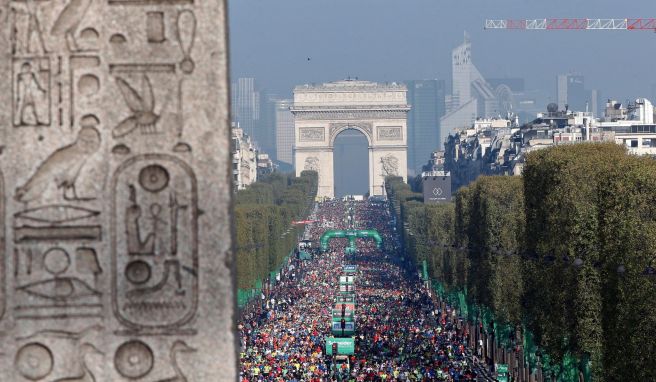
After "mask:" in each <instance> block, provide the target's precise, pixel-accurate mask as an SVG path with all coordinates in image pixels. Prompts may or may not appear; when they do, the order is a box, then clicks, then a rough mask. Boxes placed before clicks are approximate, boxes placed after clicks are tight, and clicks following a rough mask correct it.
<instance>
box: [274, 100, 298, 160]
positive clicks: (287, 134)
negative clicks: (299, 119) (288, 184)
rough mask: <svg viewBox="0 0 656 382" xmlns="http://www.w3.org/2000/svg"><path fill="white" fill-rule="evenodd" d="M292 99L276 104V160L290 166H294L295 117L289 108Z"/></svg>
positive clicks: (292, 102)
mask: <svg viewBox="0 0 656 382" xmlns="http://www.w3.org/2000/svg"><path fill="white" fill-rule="evenodd" d="M293 104H294V101H292V100H290V99H283V100H278V101H276V102H275V111H276V159H277V160H278V161H280V162H284V163H287V164H289V165H293V164H294V152H293V150H294V115H293V114H292V112H291V111H290V110H289V108H290V107H291V106H292V105H293Z"/></svg>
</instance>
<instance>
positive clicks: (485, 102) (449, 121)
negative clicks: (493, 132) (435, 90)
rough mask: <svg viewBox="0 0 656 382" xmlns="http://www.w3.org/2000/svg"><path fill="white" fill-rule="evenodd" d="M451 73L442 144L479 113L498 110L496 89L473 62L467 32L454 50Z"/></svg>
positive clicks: (492, 113)
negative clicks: (450, 86)
mask: <svg viewBox="0 0 656 382" xmlns="http://www.w3.org/2000/svg"><path fill="white" fill-rule="evenodd" d="M451 75H452V89H451V95H449V96H446V100H445V105H446V115H444V117H442V119H441V123H440V130H441V131H440V135H441V137H440V147H441V145H442V143H444V141H445V140H446V138H447V137H448V136H449V134H450V133H451V132H453V131H455V130H457V129H461V128H463V127H468V126H470V125H471V124H472V123H474V121H475V120H476V117H483V118H490V117H496V116H497V115H498V114H499V110H498V109H499V106H498V100H497V97H496V94H495V92H494V89H492V87H491V86H490V84H488V83H487V81H485V78H483V76H482V75H481V73H480V72H479V71H478V69H477V68H476V66H475V65H474V63H473V62H472V52H471V42H470V41H469V37H468V36H467V34H466V33H465V40H464V41H463V43H462V44H460V45H459V46H457V47H456V48H454V49H453V51H452V52H451Z"/></svg>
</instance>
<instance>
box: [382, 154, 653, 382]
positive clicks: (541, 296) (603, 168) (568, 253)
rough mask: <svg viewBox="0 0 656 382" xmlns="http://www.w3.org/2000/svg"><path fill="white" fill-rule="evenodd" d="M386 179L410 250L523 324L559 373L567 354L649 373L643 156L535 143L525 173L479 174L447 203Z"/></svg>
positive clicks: (648, 192) (606, 376)
mask: <svg viewBox="0 0 656 382" xmlns="http://www.w3.org/2000/svg"><path fill="white" fill-rule="evenodd" d="M386 184H387V192H388V196H389V198H390V200H391V201H392V208H393V210H394V211H393V212H394V213H395V216H396V218H397V222H398V224H397V229H399V230H401V232H403V237H404V239H405V244H406V245H405V248H406V251H407V255H408V256H409V257H410V258H411V259H413V260H414V261H416V262H417V264H419V263H420V262H422V261H426V262H427V263H428V265H429V270H430V274H431V277H433V278H435V279H437V280H438V281H439V282H440V283H441V285H442V286H444V287H445V288H447V290H453V291H455V290H462V291H466V295H467V299H468V300H469V302H470V303H474V304H476V305H477V306H481V307H484V309H489V311H490V312H491V313H492V314H493V316H494V319H495V320H496V322H497V323H505V324H508V325H510V327H512V326H516V325H519V324H521V325H523V326H524V327H526V328H527V329H528V330H529V331H530V332H532V333H533V335H534V339H535V340H536V341H537V343H538V344H539V345H540V347H541V348H542V349H543V353H544V354H548V355H549V358H550V363H551V365H556V366H555V368H556V369H559V368H560V370H559V372H560V373H561V374H560V375H561V378H562V380H569V379H568V378H570V377H571V376H572V375H573V374H568V373H569V372H568V371H566V370H565V369H564V367H559V366H557V365H561V364H562V365H565V364H566V363H571V362H572V358H571V357H572V356H574V357H576V358H578V359H579V360H588V359H589V360H590V361H591V366H592V374H593V376H594V378H593V379H594V380H595V381H619V380H632V381H654V380H656V369H655V368H654V367H653V365H654V362H656V336H655V335H654V333H655V332H656V303H654V296H655V295H656V278H655V277H648V276H645V275H643V272H644V271H645V268H646V267H647V266H648V265H650V264H651V265H652V266H655V267H656V240H654V239H655V238H656V161H654V160H653V159H652V158H640V157H635V156H630V155H628V154H627V153H626V151H625V149H624V148H623V147H622V146H619V145H615V144H577V145H567V146H557V147H553V148H549V149H545V150H539V151H535V152H532V153H530V154H529V155H528V156H527V160H526V164H525V168H524V175H523V177H480V178H478V179H477V180H476V181H475V182H473V183H471V184H470V185H469V186H467V187H462V188H461V189H460V190H459V191H458V193H457V194H456V195H454V202H453V203H452V204H451V203H449V204H440V205H424V204H422V203H420V200H421V198H420V195H419V194H415V193H413V192H412V191H411V189H410V187H409V186H408V185H406V184H404V183H403V182H402V180H401V179H400V178H388V179H387V180H386ZM618 270H619V272H618ZM507 327H508V326H507ZM545 359H546V358H545ZM574 374H576V372H575V373H574ZM565 375H569V376H568V377H565ZM572 378H576V377H575V376H574V377H572Z"/></svg>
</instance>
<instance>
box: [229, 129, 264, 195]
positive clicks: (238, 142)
mask: <svg viewBox="0 0 656 382" xmlns="http://www.w3.org/2000/svg"><path fill="white" fill-rule="evenodd" d="M231 133H232V182H233V186H234V188H235V189H236V190H242V189H244V188H246V186H248V185H250V184H252V183H254V182H256V181H257V173H258V151H257V149H256V148H255V145H254V144H253V141H252V140H251V137H250V136H249V135H248V134H246V133H244V130H243V129H242V128H240V127H239V124H235V123H233V126H232V129H231Z"/></svg>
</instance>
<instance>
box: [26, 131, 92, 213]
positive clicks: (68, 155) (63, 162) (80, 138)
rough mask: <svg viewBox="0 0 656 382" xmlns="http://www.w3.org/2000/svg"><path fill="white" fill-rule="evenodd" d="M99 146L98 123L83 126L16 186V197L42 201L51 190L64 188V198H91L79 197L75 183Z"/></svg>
mask: <svg viewBox="0 0 656 382" xmlns="http://www.w3.org/2000/svg"><path fill="white" fill-rule="evenodd" d="M99 148H100V133H99V132H98V130H97V129H96V128H95V126H83V127H82V129H80V132H79V133H78V135H77V139H76V140H75V142H73V143H71V144H70V145H68V146H64V147H62V148H60V149H58V150H56V151H55V152H54V153H52V154H50V156H48V158H46V159H45V160H44V161H43V162H41V164H40V165H39V166H38V168H37V170H36V172H35V173H34V174H33V175H32V176H31V177H30V178H29V179H28V180H27V182H25V184H23V185H22V186H20V187H18V188H17V189H16V194H15V195H14V199H16V201H18V202H21V203H25V204H28V203H30V202H35V201H39V200H40V199H41V197H42V196H43V195H44V194H45V193H46V192H47V191H48V190H49V189H53V190H61V191H60V192H61V193H62V199H63V200H69V201H79V200H88V199H89V198H88V197H80V196H79V195H78V194H77V191H76V188H75V185H76V182H77V178H78V176H79V175H80V171H81V170H82V167H83V166H84V165H85V163H86V162H87V160H89V158H90V157H91V156H92V155H93V154H94V153H95V152H96V151H98V149H99Z"/></svg>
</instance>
